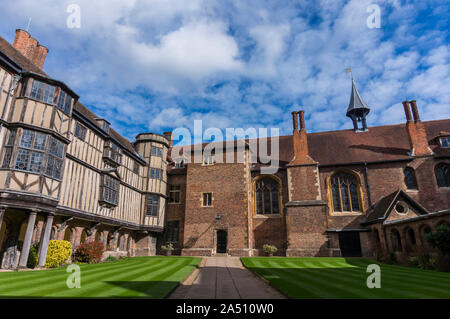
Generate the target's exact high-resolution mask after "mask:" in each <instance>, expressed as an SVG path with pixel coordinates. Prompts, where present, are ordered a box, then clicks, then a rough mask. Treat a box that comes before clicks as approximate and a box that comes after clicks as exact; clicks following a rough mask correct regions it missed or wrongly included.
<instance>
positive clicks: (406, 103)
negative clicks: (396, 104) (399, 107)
mask: <svg viewBox="0 0 450 319" xmlns="http://www.w3.org/2000/svg"><path fill="white" fill-rule="evenodd" d="M402 104H403V108H404V109H405V115H406V121H407V122H411V121H412V119H411V110H410V109H409V102H408V101H403V102H402Z"/></svg>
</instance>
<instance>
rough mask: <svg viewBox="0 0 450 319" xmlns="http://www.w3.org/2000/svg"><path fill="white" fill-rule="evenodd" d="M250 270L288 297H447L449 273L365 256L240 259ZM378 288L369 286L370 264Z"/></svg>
mask: <svg viewBox="0 0 450 319" xmlns="http://www.w3.org/2000/svg"><path fill="white" fill-rule="evenodd" d="M242 262H243V264H244V265H245V267H247V268H248V269H250V270H251V271H254V272H256V273H257V274H259V275H260V276H262V277H263V278H265V279H267V280H268V281H269V282H270V283H271V284H272V285H273V286H274V287H276V288H277V289H279V290H280V291H282V292H283V293H285V294H286V295H287V296H289V297H291V298H450V274H449V273H442V272H437V271H432V270H422V269H416V268H410V267H401V266H394V265H386V264H381V263H378V262H375V261H373V260H369V259H364V258H326V257H325V258H323V257H313V258H279V257H275V258H267V257H261V258H260V257H253V258H252V257H250V258H242ZM374 263H376V264H378V265H380V268H381V288H372V289H371V288H368V287H367V284H366V283H367V278H368V276H369V275H370V274H371V273H368V272H367V266H368V265H369V264H374Z"/></svg>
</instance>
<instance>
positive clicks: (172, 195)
mask: <svg viewBox="0 0 450 319" xmlns="http://www.w3.org/2000/svg"><path fill="white" fill-rule="evenodd" d="M177 195H178V196H177ZM177 197H178V198H177ZM168 203H169V204H181V185H179V184H177V185H169V200H168Z"/></svg>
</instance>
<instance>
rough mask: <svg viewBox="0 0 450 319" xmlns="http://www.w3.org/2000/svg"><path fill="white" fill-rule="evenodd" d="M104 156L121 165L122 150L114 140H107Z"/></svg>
mask: <svg viewBox="0 0 450 319" xmlns="http://www.w3.org/2000/svg"><path fill="white" fill-rule="evenodd" d="M103 158H104V159H106V160H109V161H110V162H111V164H114V165H120V164H121V163H122V150H121V148H120V147H119V146H118V145H117V144H116V143H114V142H113V141H109V142H106V144H105V151H104V154H103Z"/></svg>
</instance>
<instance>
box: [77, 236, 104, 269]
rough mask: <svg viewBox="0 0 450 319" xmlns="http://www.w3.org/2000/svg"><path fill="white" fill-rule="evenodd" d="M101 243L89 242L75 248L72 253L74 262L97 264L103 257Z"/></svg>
mask: <svg viewBox="0 0 450 319" xmlns="http://www.w3.org/2000/svg"><path fill="white" fill-rule="evenodd" d="M103 248H104V245H103V242H99V241H91V242H87V243H83V244H81V245H79V246H78V247H77V249H76V250H75V253H74V256H73V257H74V260H75V261H78V262H82V263H89V264H93V263H98V262H99V261H100V260H101V259H102V256H103Z"/></svg>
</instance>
